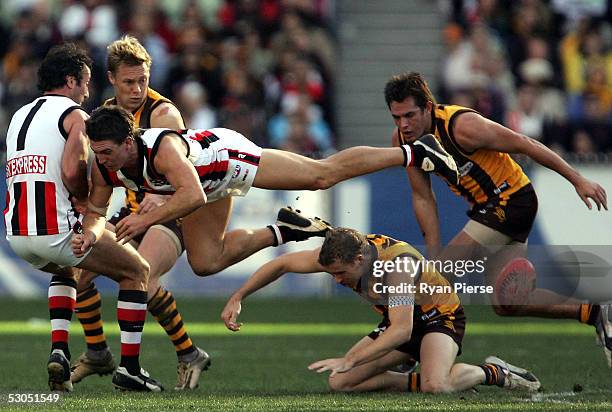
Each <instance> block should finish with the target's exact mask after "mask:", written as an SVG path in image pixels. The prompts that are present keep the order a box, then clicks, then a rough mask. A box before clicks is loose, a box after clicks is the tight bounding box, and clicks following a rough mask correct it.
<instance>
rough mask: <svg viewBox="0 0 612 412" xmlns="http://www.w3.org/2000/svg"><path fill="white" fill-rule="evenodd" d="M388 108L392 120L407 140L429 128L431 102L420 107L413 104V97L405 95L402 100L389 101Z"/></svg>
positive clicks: (415, 137)
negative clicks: (422, 107)
mask: <svg viewBox="0 0 612 412" xmlns="http://www.w3.org/2000/svg"><path fill="white" fill-rule="evenodd" d="M390 110H391V116H393V122H394V123H395V125H396V126H397V127H398V128H399V129H400V131H401V132H402V135H403V136H404V138H405V139H406V140H407V141H408V142H413V141H414V140H416V139H418V138H419V137H421V136H423V135H424V134H425V133H426V132H427V131H428V130H429V126H430V125H431V103H427V106H426V107H425V108H424V109H421V108H420V107H418V106H417V105H416V104H415V102H414V98H413V97H407V98H406V99H404V101H402V102H391V105H390Z"/></svg>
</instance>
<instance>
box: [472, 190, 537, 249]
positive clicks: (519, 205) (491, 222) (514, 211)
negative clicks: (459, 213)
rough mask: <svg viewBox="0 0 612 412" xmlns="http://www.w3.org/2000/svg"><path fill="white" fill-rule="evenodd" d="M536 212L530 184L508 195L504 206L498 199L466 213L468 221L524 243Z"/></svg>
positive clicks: (534, 198) (534, 196)
mask: <svg viewBox="0 0 612 412" xmlns="http://www.w3.org/2000/svg"><path fill="white" fill-rule="evenodd" d="M537 212H538V197H537V196H536V192H535V190H533V186H532V185H531V183H529V184H528V185H526V186H525V187H522V188H520V189H519V190H518V191H517V192H515V193H513V194H511V195H510V198H509V199H508V200H507V201H506V203H505V204H502V203H500V199H499V198H495V199H492V200H490V201H489V202H487V203H478V204H476V205H474V207H473V208H472V210H470V211H468V212H467V215H468V216H469V217H470V219H472V220H474V221H476V222H478V223H482V224H483V225H485V226H487V227H490V228H491V229H493V230H496V231H498V232H500V233H503V234H504V235H506V236H509V237H511V238H512V239H513V240H515V241H518V242H521V243H525V242H526V241H527V237H528V236H529V232H531V227H532V226H533V222H534V221H535V218H536V214H537Z"/></svg>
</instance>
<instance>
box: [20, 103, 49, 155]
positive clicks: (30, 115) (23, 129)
mask: <svg viewBox="0 0 612 412" xmlns="http://www.w3.org/2000/svg"><path fill="white" fill-rule="evenodd" d="M44 102H46V99H40V100H39V101H37V102H36V104H35V105H34V107H32V109H31V110H30V113H28V115H27V116H26V118H25V120H24V122H23V125H22V126H21V129H19V135H18V136H17V150H23V149H25V139H26V134H27V133H28V128H29V127H30V123H32V119H34V115H35V114H36V112H37V111H38V110H40V106H42V105H43V103H44Z"/></svg>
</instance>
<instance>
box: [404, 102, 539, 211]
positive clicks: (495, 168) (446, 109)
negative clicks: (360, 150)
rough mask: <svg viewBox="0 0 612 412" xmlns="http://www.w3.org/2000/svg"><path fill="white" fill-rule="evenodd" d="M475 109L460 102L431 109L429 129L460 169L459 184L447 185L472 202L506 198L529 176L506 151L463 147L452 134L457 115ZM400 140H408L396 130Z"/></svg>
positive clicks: (523, 183) (525, 183)
mask: <svg viewBox="0 0 612 412" xmlns="http://www.w3.org/2000/svg"><path fill="white" fill-rule="evenodd" d="M467 112H475V111H474V110H472V109H469V108H467V107H462V106H453V105H444V104H439V105H435V106H434V110H433V111H432V114H431V115H432V126H431V127H432V130H430V133H432V134H433V135H435V136H436V138H437V139H438V141H439V142H440V143H441V144H442V146H443V147H444V149H446V151H447V152H448V153H450V154H451V156H453V159H455V162H456V163H457V168H458V169H459V174H460V178H459V184H458V185H455V184H451V183H449V182H447V183H448V185H449V187H450V188H451V190H452V191H453V192H454V193H455V194H457V195H459V196H463V197H464V198H465V199H466V200H467V201H468V202H470V203H471V204H475V203H486V202H487V201H488V200H490V199H492V198H497V197H499V198H500V199H501V201H507V200H508V198H509V196H510V195H511V194H513V193H515V192H517V191H518V190H519V189H521V188H522V187H524V186H526V185H527V184H529V178H528V177H527V175H526V174H525V173H524V172H523V170H522V169H521V167H520V166H519V165H518V164H517V163H516V162H515V161H514V160H513V159H512V158H511V157H510V155H509V154H508V153H502V152H498V151H494V150H488V149H478V150H475V151H473V152H467V151H465V150H463V149H462V148H461V147H460V146H459V145H458V144H457V142H456V141H455V137H454V136H453V122H454V121H455V120H456V119H457V117H458V116H459V115H461V114H462V113H467ZM399 135H400V141H401V142H402V143H407V142H405V141H404V138H403V136H402V134H401V131H400V133H399Z"/></svg>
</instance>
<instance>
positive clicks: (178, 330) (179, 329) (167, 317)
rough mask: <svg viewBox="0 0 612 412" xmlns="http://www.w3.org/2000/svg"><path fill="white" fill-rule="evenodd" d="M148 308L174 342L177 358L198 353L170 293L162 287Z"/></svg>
mask: <svg viewBox="0 0 612 412" xmlns="http://www.w3.org/2000/svg"><path fill="white" fill-rule="evenodd" d="M147 307H148V309H149V312H150V313H151V315H153V317H155V320H156V321H157V322H158V323H159V324H160V325H161V327H162V328H164V330H165V331H166V333H167V334H168V336H169V337H170V339H171V340H172V344H173V345H174V349H175V350H176V356H178V357H179V359H180V358H181V357H183V356H186V355H189V354H191V353H194V352H195V351H196V347H195V346H194V344H193V342H191V339H190V338H189V335H188V334H187V331H186V330H185V326H184V325H183V318H182V317H181V314H180V313H179V311H178V309H177V308H176V301H175V300H174V296H172V293H170V291H167V290H165V289H164V288H163V287H161V286H160V287H159V288H158V289H157V291H156V292H155V296H153V297H152V298H151V300H149V303H148V305H147Z"/></svg>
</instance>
